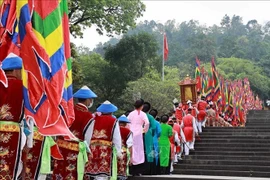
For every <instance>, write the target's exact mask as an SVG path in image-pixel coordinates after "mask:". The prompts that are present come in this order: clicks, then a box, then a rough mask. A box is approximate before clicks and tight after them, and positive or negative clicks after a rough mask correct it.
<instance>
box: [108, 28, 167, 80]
mask: <svg viewBox="0 0 270 180" xmlns="http://www.w3.org/2000/svg"><path fill="white" fill-rule="evenodd" d="M157 51H158V43H157V41H156V40H155V38H154V36H152V35H150V34H148V33H139V34H134V35H131V36H124V37H123V38H122V39H121V40H120V41H119V43H118V44H116V45H115V46H108V47H107V48H106V52H105V59H106V60H107V61H108V62H110V64H111V65H116V66H118V67H119V68H120V71H121V74H122V75H123V76H125V77H126V81H134V80H137V79H138V78H141V77H142V76H143V75H144V74H145V73H147V72H148V70H149V68H150V69H151V68H153V69H157V70H159V71H160V69H161V62H162V61H161V57H159V56H158V55H157Z"/></svg>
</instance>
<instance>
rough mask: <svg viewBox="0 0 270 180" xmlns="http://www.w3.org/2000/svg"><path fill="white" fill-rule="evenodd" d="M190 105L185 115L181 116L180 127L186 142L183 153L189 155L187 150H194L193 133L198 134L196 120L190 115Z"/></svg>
mask: <svg viewBox="0 0 270 180" xmlns="http://www.w3.org/2000/svg"><path fill="white" fill-rule="evenodd" d="M191 112H192V107H190V108H188V111H187V115H186V116H185V117H184V118H183V121H182V124H181V127H182V128H183V131H184V134H185V138H186V144H185V155H189V150H190V149H191V150H194V144H195V135H198V130H197V126H196V121H195V118H194V116H192V115H191Z"/></svg>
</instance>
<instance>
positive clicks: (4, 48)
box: [0, 1, 19, 61]
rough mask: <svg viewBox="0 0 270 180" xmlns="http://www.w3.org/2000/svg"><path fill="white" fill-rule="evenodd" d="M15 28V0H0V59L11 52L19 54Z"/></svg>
mask: <svg viewBox="0 0 270 180" xmlns="http://www.w3.org/2000/svg"><path fill="white" fill-rule="evenodd" d="M15 28H16V1H2V3H1V2H0V52H1V53H0V61H3V60H4V59H5V58H6V57H7V56H8V55H9V54H10V53H11V52H12V53H14V54H16V55H19V47H18V45H17V41H18V33H17V31H15Z"/></svg>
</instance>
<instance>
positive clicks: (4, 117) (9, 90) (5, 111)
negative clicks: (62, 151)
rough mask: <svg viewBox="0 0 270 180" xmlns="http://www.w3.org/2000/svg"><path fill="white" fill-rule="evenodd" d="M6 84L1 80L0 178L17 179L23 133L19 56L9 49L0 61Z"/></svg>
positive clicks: (19, 169) (20, 166) (20, 168)
mask: <svg viewBox="0 0 270 180" xmlns="http://www.w3.org/2000/svg"><path fill="white" fill-rule="evenodd" d="M0 68H1V67H0ZM2 69H3V70H4V71H5V74H6V77H7V82H8V84H7V87H5V86H4V85H3V84H2V83H0V179H6V180H13V179H18V177H19V175H20V173H21V171H22V168H23V164H22V161H21V156H22V149H23V148H24V145H25V142H26V136H25V134H24V133H23V131H22V129H21V125H20V124H21V123H22V120H23V84H22V80H21V69H22V59H21V58H20V57H18V56H17V55H15V54H13V53H11V54H9V55H8V57H7V58H6V59H4V61H3V62H2Z"/></svg>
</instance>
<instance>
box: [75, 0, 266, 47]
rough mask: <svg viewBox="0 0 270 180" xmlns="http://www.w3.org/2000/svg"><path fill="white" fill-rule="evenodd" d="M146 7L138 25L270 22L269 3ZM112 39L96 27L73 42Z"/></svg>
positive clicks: (151, 4)
mask: <svg viewBox="0 0 270 180" xmlns="http://www.w3.org/2000/svg"><path fill="white" fill-rule="evenodd" d="M143 3H144V4H145V5H146V11H145V12H144V15H143V17H141V18H139V19H138V20H137V22H140V21H144V20H148V21H149V20H155V21H157V22H160V23H165V22H166V21H167V20H173V19H175V21H176V22H177V23H181V22H183V21H189V20H191V19H194V20H198V21H199V22H200V24H205V25H207V26H211V25H213V24H218V25H219V24H220V21H221V19H222V17H223V16H224V15H225V14H228V15H229V16H230V17H232V16H233V15H239V16H241V17H242V18H243V21H244V23H247V22H248V21H249V20H252V19H256V20H257V21H258V22H259V23H260V24H264V23H266V22H267V21H268V20H269V21H270V1H177V0H174V1H172V0H166V1H165V0H163V1H161V0H160V1H155V0H143ZM108 40H109V37H107V36H106V35H104V36H101V35H99V34H98V33H97V32H96V30H95V27H94V26H92V27H91V28H89V29H87V30H85V31H84V38H83V39H80V38H77V39H74V38H73V37H71V41H72V42H74V43H75V44H76V45H77V46H79V45H83V46H86V47H89V48H90V49H93V48H94V47H95V46H96V45H97V44H98V43H99V42H106V41H108Z"/></svg>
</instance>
